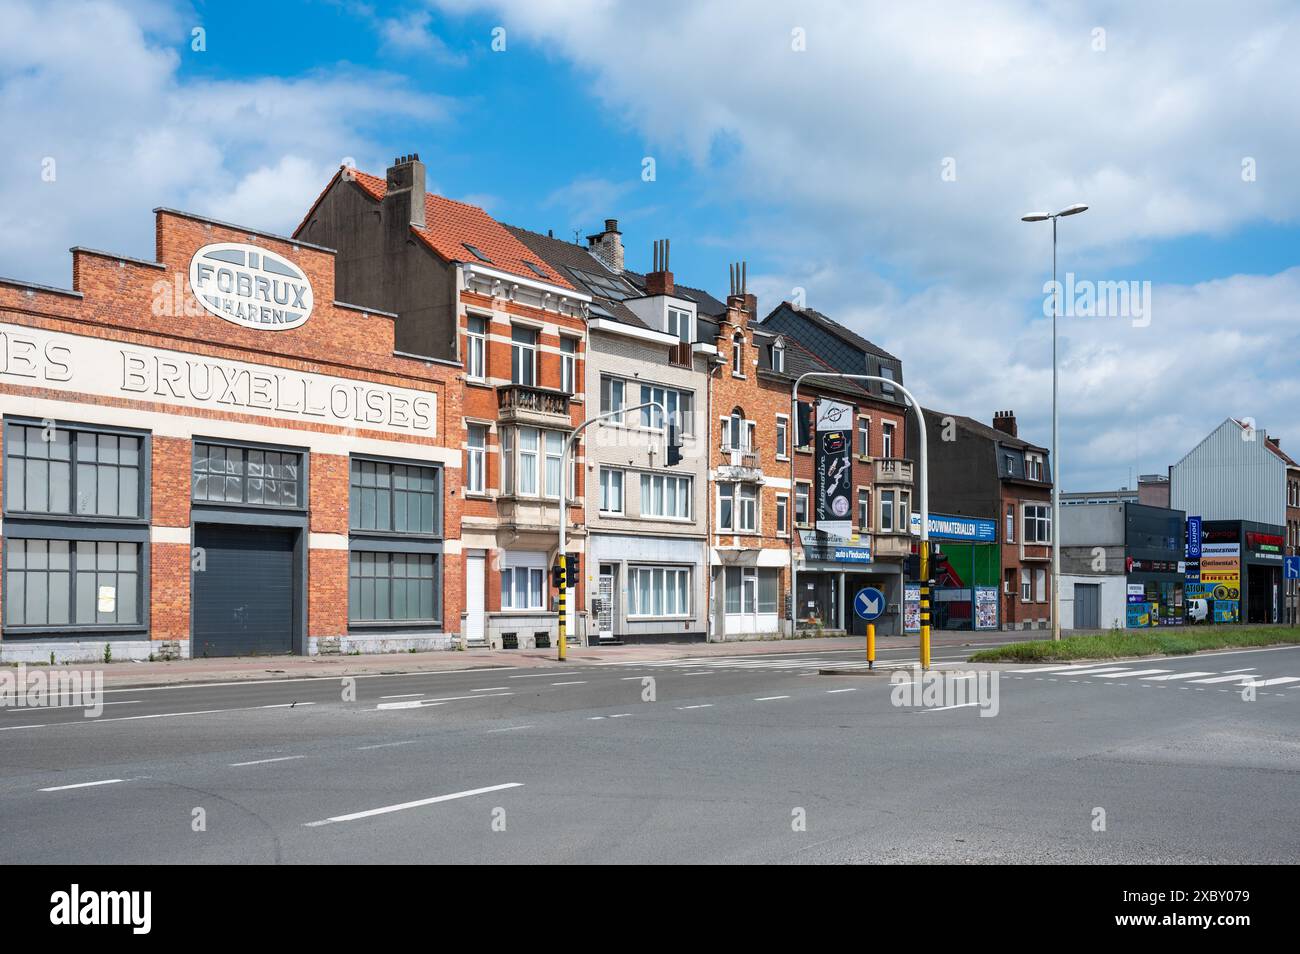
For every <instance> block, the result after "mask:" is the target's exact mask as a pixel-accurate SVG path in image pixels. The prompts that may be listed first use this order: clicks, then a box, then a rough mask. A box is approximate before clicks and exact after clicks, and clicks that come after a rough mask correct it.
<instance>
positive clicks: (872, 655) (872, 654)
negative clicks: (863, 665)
mask: <svg viewBox="0 0 1300 954" xmlns="http://www.w3.org/2000/svg"><path fill="white" fill-rule="evenodd" d="M867 668H868V669H875V668H876V624H875V623H868V624H867Z"/></svg>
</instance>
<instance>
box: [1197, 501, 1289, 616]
mask: <svg viewBox="0 0 1300 954" xmlns="http://www.w3.org/2000/svg"><path fill="white" fill-rule="evenodd" d="M1284 534H1285V528H1284V527H1281V526H1274V525H1272V524H1263V523H1255V522H1252V521H1247V520H1213V521H1206V522H1205V523H1204V524H1203V526H1202V530H1201V545H1200V559H1199V561H1191V560H1190V559H1189V561H1188V569H1187V576H1188V579H1187V600H1188V602H1189V605H1188V611H1187V616H1188V618H1189V619H1191V620H1192V621H1194V622H1202V621H1206V622H1209V621H1212V622H1215V623H1239V622H1245V623H1276V622H1277V621H1278V620H1279V619H1280V618H1281V612H1282V564H1283V560H1282V556H1283V552H1284V549H1283V548H1284V544H1285V536H1284ZM1193 574H1194V575H1195V579H1192V576H1193Z"/></svg>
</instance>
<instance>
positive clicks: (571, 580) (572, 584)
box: [564, 553, 581, 590]
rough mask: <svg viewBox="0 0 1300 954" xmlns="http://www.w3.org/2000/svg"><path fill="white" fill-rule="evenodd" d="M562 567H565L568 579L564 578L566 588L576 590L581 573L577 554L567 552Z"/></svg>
mask: <svg viewBox="0 0 1300 954" xmlns="http://www.w3.org/2000/svg"><path fill="white" fill-rule="evenodd" d="M564 568H565V575H566V576H567V577H568V579H567V580H566V583H567V586H568V588H569V589H571V590H576V589H577V588H578V579H579V577H580V575H581V571H580V568H579V565H578V554H576V553H570V554H568V555H567V556H566V557H565V559H564Z"/></svg>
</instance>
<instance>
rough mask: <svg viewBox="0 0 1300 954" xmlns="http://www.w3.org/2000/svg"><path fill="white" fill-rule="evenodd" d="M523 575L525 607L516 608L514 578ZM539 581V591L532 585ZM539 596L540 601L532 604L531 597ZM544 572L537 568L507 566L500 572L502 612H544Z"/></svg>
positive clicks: (545, 594)
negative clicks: (538, 594) (537, 594)
mask: <svg viewBox="0 0 1300 954" xmlns="http://www.w3.org/2000/svg"><path fill="white" fill-rule="evenodd" d="M519 574H523V577H524V596H525V598H526V599H527V605H526V606H516V605H515V602H516V600H515V596H516V594H517V586H516V583H517V580H516V577H517V576H518V575H519ZM536 581H540V584H539V585H540V587H541V589H540V590H537V589H536V588H535V587H534V586H533V584H534V582H536ZM539 592H540V594H541V601H540V602H539V603H536V604H534V603H533V599H532V597H533V596H534V594H536V593H539ZM546 596H547V593H546V570H544V569H543V568H542V567H539V566H507V567H503V568H502V570H501V608H502V609H503V610H512V611H514V612H519V613H532V612H537V611H539V610H541V611H545V610H546V608H547V606H546Z"/></svg>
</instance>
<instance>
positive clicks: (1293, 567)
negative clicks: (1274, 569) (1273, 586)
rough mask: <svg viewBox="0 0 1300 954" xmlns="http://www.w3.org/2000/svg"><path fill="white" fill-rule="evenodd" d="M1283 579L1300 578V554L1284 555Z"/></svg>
mask: <svg viewBox="0 0 1300 954" xmlns="http://www.w3.org/2000/svg"><path fill="white" fill-rule="evenodd" d="M1282 559H1283V561H1284V562H1283V564H1282V579H1284V580H1300V556H1289V557H1283V558H1282Z"/></svg>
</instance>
